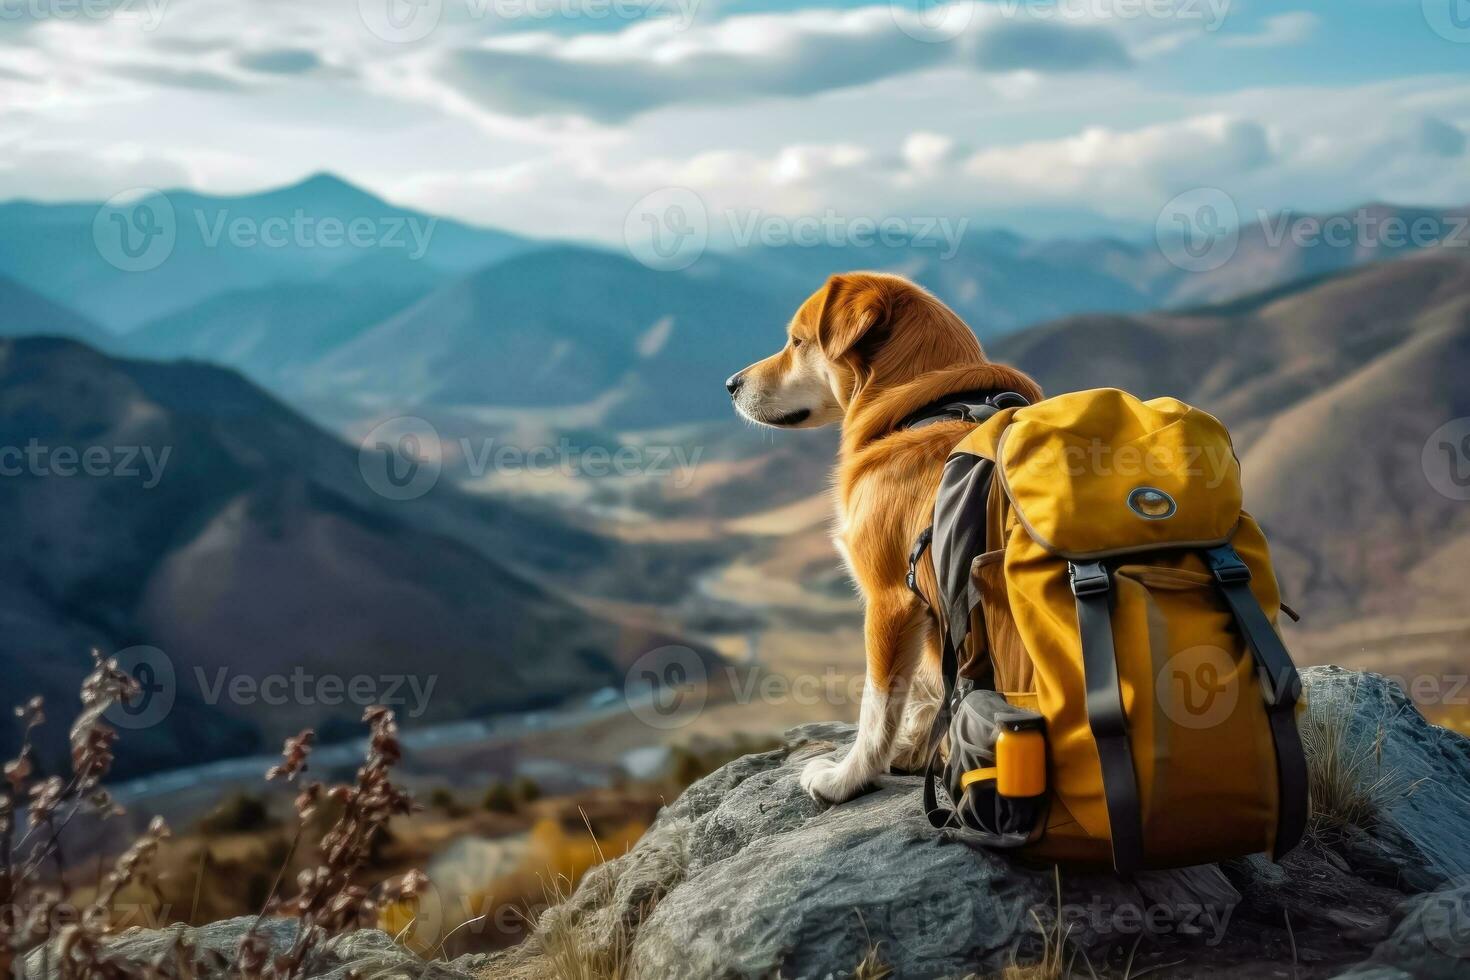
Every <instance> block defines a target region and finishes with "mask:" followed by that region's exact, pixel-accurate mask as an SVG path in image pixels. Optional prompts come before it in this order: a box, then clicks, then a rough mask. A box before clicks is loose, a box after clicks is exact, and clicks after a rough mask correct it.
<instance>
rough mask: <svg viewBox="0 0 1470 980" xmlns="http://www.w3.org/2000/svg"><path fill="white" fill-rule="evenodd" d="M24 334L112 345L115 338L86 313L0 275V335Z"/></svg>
mask: <svg viewBox="0 0 1470 980" xmlns="http://www.w3.org/2000/svg"><path fill="white" fill-rule="evenodd" d="M27 334H50V335H52V336H56V337H71V338H74V339H76V340H81V341H85V342H86V343H89V344H91V345H93V346H94V347H101V346H107V345H111V344H112V343H113V341H114V340H115V339H116V338H114V337H112V336H111V335H110V334H109V333H108V332H107V331H105V330H103V329H102V328H101V327H99V326H97V324H95V323H93V322H92V321H91V320H88V319H87V318H86V317H84V316H81V315H80V314H77V313H75V312H73V311H71V310H69V309H66V308H65V307H63V306H61V305H59V304H57V303H53V302H52V301H51V300H49V299H47V298H46V297H44V296H42V295H41V294H40V293H37V292H35V291H34V290H31V289H27V288H26V287H25V286H22V285H21V284H20V283H18V282H16V281H15V280H14V279H11V278H8V277H7V276H3V275H0V336H3V337H22V336H25V335H27Z"/></svg>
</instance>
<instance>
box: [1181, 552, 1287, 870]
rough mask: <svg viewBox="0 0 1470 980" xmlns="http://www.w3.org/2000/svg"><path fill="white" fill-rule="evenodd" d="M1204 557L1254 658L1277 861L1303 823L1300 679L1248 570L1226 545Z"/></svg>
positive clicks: (1274, 853) (1206, 553)
mask: <svg viewBox="0 0 1470 980" xmlns="http://www.w3.org/2000/svg"><path fill="white" fill-rule="evenodd" d="M1205 559H1206V561H1208V562H1209V564H1210V571H1211V572H1213V573H1214V576H1215V581H1216V582H1217V583H1218V584H1219V586H1220V593H1221V595H1223V596H1224V597H1225V602H1226V603H1227V604H1228V605H1229V606H1230V612H1231V614H1232V615H1234V617H1235V623H1236V625H1237V626H1238V627H1239V628H1240V632H1241V635H1242V636H1244V637H1245V641H1246V643H1247V644H1248V645H1249V646H1250V649H1251V654H1252V656H1254V657H1255V660H1256V671H1257V673H1258V674H1259V676H1260V679H1261V691H1262V693H1263V694H1264V696H1265V699H1266V717H1267V719H1268V720H1269V722H1270V724H1271V743H1272V745H1273V746H1274V747H1275V751H1276V788H1277V808H1278V813H1277V819H1276V848H1275V851H1274V852H1273V854H1272V856H1273V857H1275V858H1276V859H1277V860H1280V859H1281V858H1282V857H1283V856H1284V855H1285V854H1286V852H1287V851H1290V850H1291V849H1292V848H1293V847H1296V845H1297V844H1298V843H1299V842H1300V841H1301V839H1302V833H1303V832H1304V831H1305V830H1306V826H1307V757H1306V753H1305V752H1303V751H1302V738H1301V733H1300V732H1298V731H1297V727H1296V704H1297V702H1298V701H1299V700H1300V699H1301V693H1302V681H1301V677H1300V675H1298V674H1297V671H1296V665H1295V664H1293V663H1292V662H1291V655H1290V654H1288V653H1287V652H1286V645H1285V644H1284V643H1282V642H1281V636H1280V635H1279V634H1278V633H1277V632H1276V630H1275V628H1274V627H1272V625H1271V621H1270V620H1269V619H1267V618H1266V613H1265V612H1264V611H1263V610H1262V609H1261V604H1260V603H1259V602H1258V601H1256V595H1255V593H1254V592H1252V591H1251V587H1250V581H1251V570H1250V568H1249V567H1248V566H1247V565H1246V563H1245V562H1243V561H1241V560H1240V556H1239V555H1238V554H1236V553H1235V549H1234V548H1232V547H1231V546H1230V545H1228V544H1225V545H1221V546H1220V547H1218V548H1211V549H1209V550H1208V551H1206V552H1205Z"/></svg>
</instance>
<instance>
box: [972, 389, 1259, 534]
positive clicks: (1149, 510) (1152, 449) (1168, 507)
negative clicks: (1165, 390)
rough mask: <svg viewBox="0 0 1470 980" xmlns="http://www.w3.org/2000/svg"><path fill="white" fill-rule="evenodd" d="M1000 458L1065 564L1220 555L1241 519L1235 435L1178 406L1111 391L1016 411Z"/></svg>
mask: <svg viewBox="0 0 1470 980" xmlns="http://www.w3.org/2000/svg"><path fill="white" fill-rule="evenodd" d="M996 458H997V459H998V461H999V465H998V467H997V469H998V471H999V473H1000V478H1001V481H1002V485H1003V486H1004V487H1005V490H1006V493H1007V495H1008V496H1009V497H1010V500H1011V504H1012V506H1013V507H1014V508H1015V512H1016V516H1017V517H1018V519H1019V520H1020V521H1021V523H1022V525H1023V526H1024V527H1025V528H1026V531H1027V533H1028V534H1029V535H1030V536H1031V537H1032V539H1033V540H1035V541H1036V543H1037V544H1039V545H1041V546H1042V547H1043V548H1045V549H1046V550H1048V551H1050V552H1051V553H1052V554H1055V555H1058V556H1060V557H1065V558H1068V559H1072V560H1089V559H1097V558H1104V557H1112V556H1116V555H1124V554H1129V553H1136V552H1144V551H1152V550H1155V549H1158V548H1167V547H1200V548H1203V547H1211V546H1214V545H1218V544H1223V543H1225V542H1226V541H1228V540H1230V537H1231V534H1232V533H1233V532H1234V530H1235V526H1236V524H1237V523H1238V522H1239V520H1240V509H1241V490H1240V464H1239V462H1238V461H1237V460H1236V457H1235V452H1234V449H1233V447H1232V446H1231V442H1230V436H1229V434H1228V433H1227V432H1226V431H1225V427H1224V426H1222V425H1221V424H1220V422H1219V421H1218V420H1216V419H1215V418H1214V417H1213V416H1211V415H1208V414H1206V413H1205V412H1201V411H1199V410H1198V409H1195V408H1191V407H1190V406H1188V405H1185V404H1184V403H1183V402H1180V401H1177V400H1175V399H1173V398H1155V399H1153V400H1152V401H1147V402H1142V401H1139V400H1138V399H1137V398H1134V397H1133V396H1132V395H1129V394H1126V393H1124V392H1122V391H1118V390H1117V389H1113V388H1106V389H1099V390H1096V391H1084V392H1075V393H1073V394H1069V395H1060V396H1058V397H1055V398H1051V399H1048V400H1047V401H1044V402H1040V403H1038V404H1036V405H1032V406H1030V407H1027V408H1023V409H1019V410H1017V411H1016V413H1015V415H1014V417H1013V418H1012V420H1011V424H1010V425H1009V426H1007V427H1006V429H1005V431H1004V432H1003V433H1002V434H1001V437H1000V440H999V444H998V446H997V450H996Z"/></svg>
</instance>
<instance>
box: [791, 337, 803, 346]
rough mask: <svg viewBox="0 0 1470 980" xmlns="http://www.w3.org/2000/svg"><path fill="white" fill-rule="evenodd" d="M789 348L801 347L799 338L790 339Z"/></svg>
mask: <svg viewBox="0 0 1470 980" xmlns="http://www.w3.org/2000/svg"><path fill="white" fill-rule="evenodd" d="M791 346H792V347H793V348H796V347H800V346H801V338H800V337H792V338H791Z"/></svg>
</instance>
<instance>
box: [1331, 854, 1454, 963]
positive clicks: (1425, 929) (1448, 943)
mask: <svg viewBox="0 0 1470 980" xmlns="http://www.w3.org/2000/svg"><path fill="white" fill-rule="evenodd" d="M1400 911H1401V914H1402V920H1401V921H1400V922H1399V924H1398V928H1396V929H1394V931H1393V935H1391V936H1389V937H1388V939H1386V940H1384V941H1383V942H1382V943H1380V944H1379V945H1378V948H1377V949H1375V950H1374V951H1373V955H1372V956H1371V957H1369V958H1368V960H1367V961H1365V962H1364V963H1363V964H1362V965H1361V966H1358V967H1357V968H1355V969H1353V970H1350V971H1349V972H1347V973H1344V974H1342V976H1343V977H1344V978H1349V977H1350V978H1352V980H1368V978H1374V977H1379V976H1388V975H1390V974H1397V975H1401V976H1402V975H1408V976H1412V977H1415V978H1417V980H1462V978H1464V977H1466V976H1470V877H1467V878H1462V879H1459V880H1457V881H1452V882H1449V883H1447V884H1446V885H1445V886H1444V887H1443V888H1440V889H1438V890H1436V891H1434V892H1431V893H1430V894H1427V895H1418V896H1415V897H1414V898H1411V899H1409V900H1408V901H1406V902H1405V903H1404V905H1403V907H1402V909H1401V910H1400Z"/></svg>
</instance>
